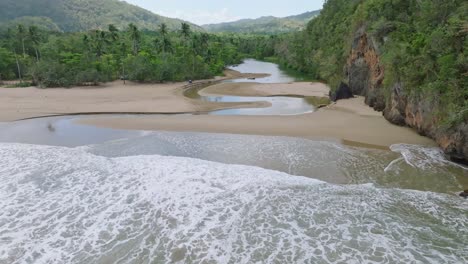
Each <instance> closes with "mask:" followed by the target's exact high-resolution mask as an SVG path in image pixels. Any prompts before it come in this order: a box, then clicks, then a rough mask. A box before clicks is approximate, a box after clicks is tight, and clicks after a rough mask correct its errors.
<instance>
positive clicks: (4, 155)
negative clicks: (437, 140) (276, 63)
mask: <svg viewBox="0 0 468 264" xmlns="http://www.w3.org/2000/svg"><path fill="white" fill-rule="evenodd" d="M270 66H271V65H270ZM262 70H264V69H262ZM76 118H79V117H60V118H58V117H55V118H45V119H35V120H26V121H20V122H14V123H3V124H0V142H2V143H0V157H1V163H0V164H1V166H0V181H1V182H2V184H1V185H0V208H2V210H0V263H467V262H468V247H466V241H468V200H465V199H461V198H460V197H458V196H457V192H459V191H460V190H461V189H462V188H463V187H466V186H467V184H468V170H467V168H465V167H462V166H460V165H458V164H455V163H452V162H450V161H448V160H447V159H446V158H445V157H444V155H443V153H442V152H441V151H440V149H438V148H434V147H428V146H414V145H404V144H398V145H393V146H392V151H388V150H379V149H368V148H358V147H350V146H345V145H342V144H340V143H339V142H336V143H335V142H325V141H315V140H307V139H299V138H288V137H268V136H250V135H229V134H209V133H178V132H147V131H125V130H113V129H104V128H94V127H89V126H82V125H78V124H76V123H75V122H73V121H74V119H76Z"/></svg>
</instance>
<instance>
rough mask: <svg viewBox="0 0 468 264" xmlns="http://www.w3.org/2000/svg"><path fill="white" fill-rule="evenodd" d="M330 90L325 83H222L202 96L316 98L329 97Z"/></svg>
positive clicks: (206, 89)
mask: <svg viewBox="0 0 468 264" xmlns="http://www.w3.org/2000/svg"><path fill="white" fill-rule="evenodd" d="M329 91H330V89H329V88H328V86H327V85H325V84H323V83H310V82H294V83H278V84H269V83H265V84H263V83H220V84H217V85H213V86H210V87H207V88H205V89H203V90H201V91H200V92H199V94H200V95H235V96H272V95H274V96H287V95H299V96H316V97H328V92H329Z"/></svg>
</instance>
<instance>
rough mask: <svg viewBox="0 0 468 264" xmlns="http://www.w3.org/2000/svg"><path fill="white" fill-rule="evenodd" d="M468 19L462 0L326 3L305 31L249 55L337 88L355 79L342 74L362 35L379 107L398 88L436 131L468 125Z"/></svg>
mask: <svg viewBox="0 0 468 264" xmlns="http://www.w3.org/2000/svg"><path fill="white" fill-rule="evenodd" d="M467 14H468V3H467V2H466V1H463V0H449V1H438V0H437V1H433V0H422V1H415V0H412V1H406V0H392V1H386V0H366V1H358V0H351V1H349V0H329V1H326V3H325V5H324V8H323V10H322V11H321V14H320V16H318V17H317V18H315V19H313V20H312V21H310V22H309V24H308V25H307V28H306V29H305V30H303V31H300V32H295V33H290V34H283V35H277V36H272V37H264V38H262V39H260V41H259V39H258V38H257V39H256V40H255V42H256V43H257V44H256V46H257V47H260V49H259V50H260V51H261V52H256V53H255V54H256V55H257V57H258V58H262V57H266V56H273V57H275V59H276V61H277V62H279V63H281V64H283V65H285V66H287V67H290V68H293V69H296V70H299V71H302V72H306V73H308V74H310V76H311V77H312V78H315V79H318V80H324V81H326V82H327V83H328V84H330V86H331V88H332V89H335V88H337V87H338V86H339V84H340V82H349V78H350V77H351V78H352V77H353V76H349V72H347V71H348V70H349V69H350V68H351V67H352V65H350V64H351V62H352V60H353V58H352V57H353V56H358V55H359V54H353V51H356V52H357V50H358V49H359V47H358V46H359V37H360V36H361V35H363V34H365V36H366V37H367V39H368V40H369V41H368V42H370V43H368V45H367V47H364V48H367V49H368V50H369V49H372V50H373V52H374V51H375V52H374V53H375V55H376V56H375V58H374V59H375V61H374V62H373V64H374V65H367V66H370V67H371V68H372V67H373V66H375V65H377V64H378V65H379V69H381V70H382V71H383V74H382V75H383V76H384V78H383V80H382V83H378V85H377V86H378V89H380V90H381V92H380V96H381V97H383V99H381V100H382V101H384V102H385V103H387V104H388V103H389V102H390V101H391V100H392V98H391V96H392V90H393V89H394V86H395V84H397V83H398V84H400V85H401V86H403V87H404V88H405V96H406V98H407V100H409V101H412V100H413V101H425V102H428V104H429V105H432V106H434V108H433V109H431V110H430V112H432V113H433V114H434V118H436V119H437V120H439V121H438V122H437V124H438V125H440V126H442V125H444V124H449V125H450V124H457V123H461V122H466V120H467V118H468V78H467V76H468V59H467V56H466V53H465V51H466V48H467V46H468V40H467V34H468V24H467ZM362 55H363V56H367V55H368V54H362ZM365 59H366V63H368V64H369V61H370V59H369V58H365ZM371 64H372V63H371ZM371 81H372V80H371ZM374 86H375V85H374ZM363 95H364V94H363ZM379 110H383V109H379Z"/></svg>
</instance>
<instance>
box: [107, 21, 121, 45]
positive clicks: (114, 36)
mask: <svg viewBox="0 0 468 264" xmlns="http://www.w3.org/2000/svg"><path fill="white" fill-rule="evenodd" d="M108 30H109V37H110V39H111V40H112V41H116V40H118V39H119V30H118V29H117V27H115V25H114V24H110V25H109V26H108Z"/></svg>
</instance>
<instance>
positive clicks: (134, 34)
mask: <svg viewBox="0 0 468 264" xmlns="http://www.w3.org/2000/svg"><path fill="white" fill-rule="evenodd" d="M128 32H129V34H130V39H131V40H132V47H133V55H137V54H138V48H139V43H140V38H141V35H140V31H139V30H138V28H137V26H135V25H134V24H133V23H130V24H129V25H128Z"/></svg>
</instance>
